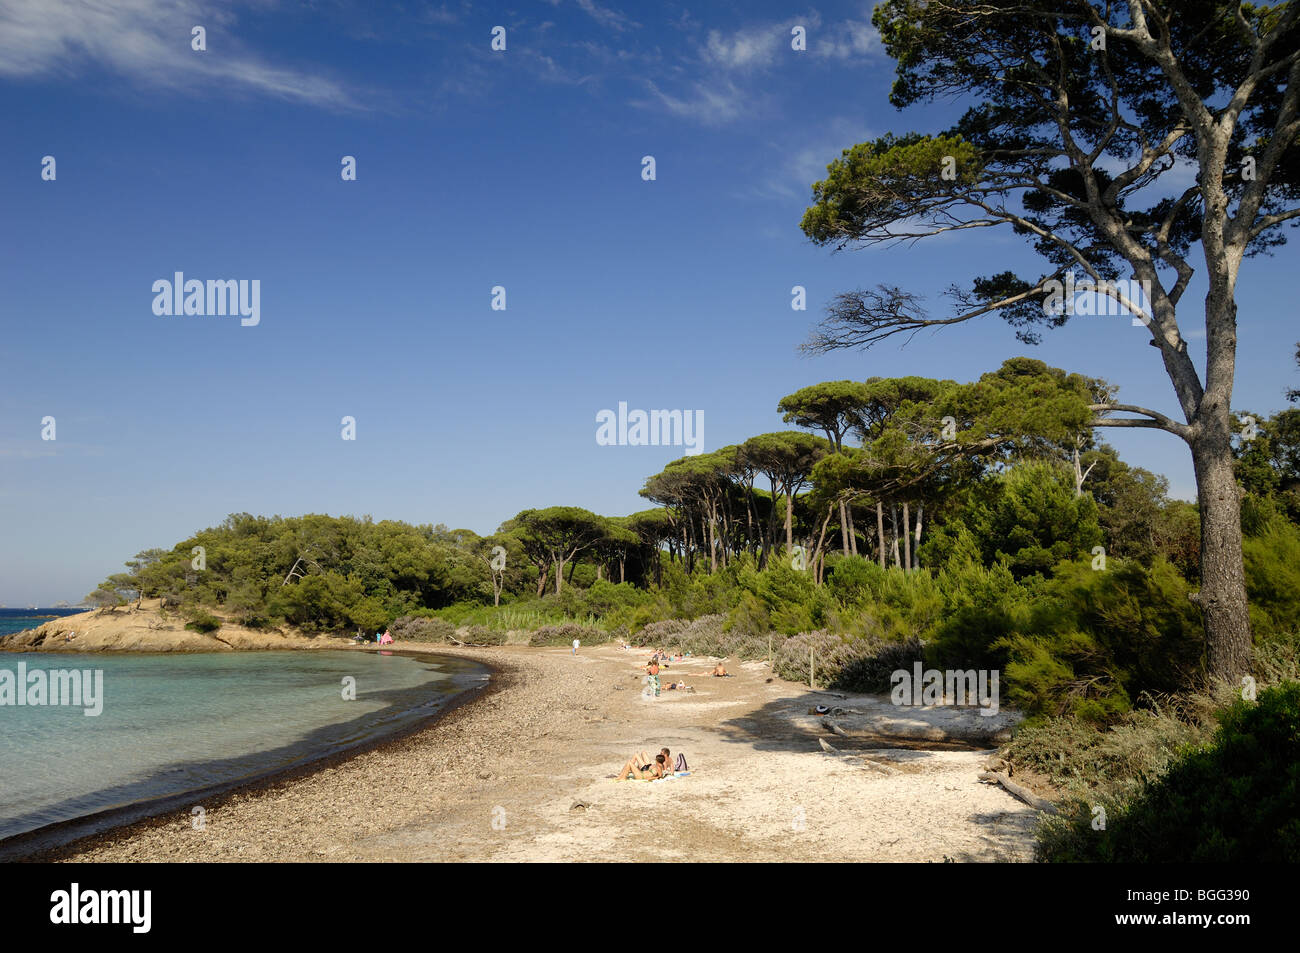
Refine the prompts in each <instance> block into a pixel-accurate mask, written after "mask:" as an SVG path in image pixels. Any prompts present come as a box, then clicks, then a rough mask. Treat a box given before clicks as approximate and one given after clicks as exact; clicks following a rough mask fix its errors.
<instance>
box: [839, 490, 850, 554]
mask: <svg viewBox="0 0 1300 953" xmlns="http://www.w3.org/2000/svg"><path fill="white" fill-rule="evenodd" d="M840 548H841V549H842V550H843V552H844V555H845V556H847V555H848V554H849V517H848V507H846V506H845V505H844V501H843V500H840Z"/></svg>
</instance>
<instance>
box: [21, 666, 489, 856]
mask: <svg viewBox="0 0 1300 953" xmlns="http://www.w3.org/2000/svg"><path fill="white" fill-rule="evenodd" d="M20 662H21V663H25V665H26V668H27V671H29V672H30V671H32V670H35V669H37V668H40V669H45V670H47V671H48V670H51V669H63V670H68V669H80V670H83V671H84V670H87V669H89V670H92V671H93V670H100V671H102V672H103V711H102V713H101V714H99V715H98V716H94V717H89V716H87V715H86V714H85V713H84V709H83V708H79V707H54V706H50V705H45V706H42V707H31V706H14V705H8V704H0V838H3V837H9V836H12V835H14V834H18V833H23V832H25V831H30V830H34V829H36V828H38V827H42V826H44V825H46V824H50V823H54V822H57V821H64V820H69V819H72V818H75V817H80V816H83V815H85V814H90V813H94V812H98V811H102V810H106V809H109V808H115V807H120V806H124V805H128V804H134V803H136V802H139V801H143V800H150V799H154V798H158V797H163V796H166V795H175V794H180V793H183V792H186V791H193V790H197V789H200V788H205V787H208V786H211V785H215V784H222V783H227V782H231V781H236V780H239V779H241V778H247V777H252V776H255V775H259V774H264V773H266V772H268V771H271V770H275V769H278V768H284V767H289V766H293V765H295V764H299V763H303V762H305V761H308V760H310V759H311V758H313V757H318V756H320V755H322V754H325V753H328V752H330V751H333V750H337V749H338V748H339V747H345V746H348V745H352V744H355V743H358V742H361V741H366V740H368V739H371V738H374V737H377V736H380V735H383V734H386V733H389V732H391V731H393V730H396V729H399V728H401V727H404V726H406V725H408V724H411V723H413V722H414V721H416V720H418V719H420V718H424V717H427V716H428V715H430V714H433V713H435V712H436V711H437V710H438V709H439V708H440V707H442V706H443V705H444V704H445V703H446V702H447V701H448V700H449V699H450V698H451V697H452V696H453V695H454V694H456V692H457V691H459V690H460V689H462V688H465V687H467V686H468V685H470V684H475V683H477V682H479V681H481V679H482V677H483V675H482V669H480V668H479V667H477V666H474V665H472V664H470V663H465V662H463V661H461V660H459V659H451V658H439V659H432V658H429V657H422V658H413V657H406V656H398V655H390V654H383V655H381V654H376V653H369V652H343V651H328V650H326V651H312V652H302V651H298V652H249V653H229V654H226V653H220V654H217V653H211V654H194V655H103V654H94V655H90V654H71V653H62V652H60V653H16V654H4V653H0V672H3V671H5V670H7V671H9V672H12V673H14V674H15V676H16V675H17V673H18V666H19V663H20ZM345 676H350V677H352V678H355V679H356V699H355V700H353V701H347V700H344V698H343V690H344V686H343V682H342V680H343V678H344V677H345Z"/></svg>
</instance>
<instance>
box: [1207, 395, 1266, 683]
mask: <svg viewBox="0 0 1300 953" xmlns="http://www.w3.org/2000/svg"><path fill="white" fill-rule="evenodd" d="M1215 416H1216V417H1217V418H1221V419H1216V420H1214V421H1209V420H1205V419H1204V418H1202V421H1203V423H1204V424H1205V426H1206V428H1207V430H1209V431H1210V432H1208V433H1202V435H1201V437H1200V439H1198V440H1197V441H1196V442H1195V443H1194V444H1193V445H1192V461H1193V463H1194V464H1195V468H1196V497H1197V502H1198V503H1199V504H1200V509H1201V591H1200V593H1199V595H1198V598H1197V601H1198V603H1199V605H1200V608H1201V612H1202V613H1203V615H1204V618H1205V640H1206V659H1207V662H1208V665H1209V674H1210V677H1211V678H1212V679H1214V680H1216V681H1218V680H1226V681H1231V682H1233V683H1236V682H1238V681H1239V680H1240V679H1241V677H1242V676H1243V675H1247V674H1249V673H1250V668H1251V635H1250V611H1249V609H1248V607H1247V606H1248V603H1247V601H1246V573H1245V568H1244V566H1243V565H1242V556H1241V499H1240V496H1239V495H1238V490H1237V481H1236V477H1235V474H1234V472H1233V460H1232V450H1231V443H1230V440H1231V436H1230V433H1231V431H1230V422H1229V419H1228V415H1227V413H1226V410H1225V411H1224V412H1223V413H1220V414H1216V415H1215Z"/></svg>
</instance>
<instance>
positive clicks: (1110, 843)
mask: <svg viewBox="0 0 1300 953" xmlns="http://www.w3.org/2000/svg"><path fill="white" fill-rule="evenodd" d="M1091 822H1092V811H1091V807H1090V805H1089V804H1088V803H1087V802H1086V801H1077V802H1073V803H1072V804H1071V805H1070V809H1069V810H1067V811H1066V812H1065V813H1063V815H1062V816H1060V817H1058V818H1056V819H1053V820H1051V821H1049V822H1048V823H1046V824H1044V826H1043V828H1042V831H1041V834H1040V842H1039V853H1040V856H1041V857H1042V859H1045V860H1051V861H1117V862H1128V863H1164V862H1187V861H1191V862H1212V863H1246V862H1250V863H1259V862H1265V863H1268V862H1288V863H1295V862H1296V861H1300V683H1297V682H1287V683H1284V684H1282V685H1279V686H1274V687H1271V688H1267V689H1265V690H1264V691H1262V692H1260V694H1259V700H1258V702H1249V701H1242V700H1238V701H1237V702H1236V703H1235V704H1233V705H1232V706H1231V707H1230V708H1228V709H1226V710H1225V711H1224V712H1223V713H1222V714H1221V715H1220V727H1219V730H1218V732H1217V733H1216V735H1215V736H1214V739H1213V741H1212V742H1211V743H1210V744H1208V745H1206V746H1204V747H1199V748H1192V749H1190V750H1189V751H1187V752H1186V753H1185V754H1183V755H1182V756H1181V757H1180V758H1179V759H1178V760H1177V761H1175V762H1174V764H1173V765H1172V766H1171V767H1170V768H1169V770H1168V771H1167V772H1166V773H1165V774H1164V775H1163V776H1161V777H1159V778H1158V779H1155V780H1152V781H1149V782H1147V783H1145V784H1144V785H1143V786H1142V788H1141V789H1140V791H1139V792H1138V793H1137V794H1136V795H1135V796H1134V797H1133V798H1132V799H1131V800H1128V801H1120V802H1117V803H1114V804H1112V805H1111V807H1110V808H1109V809H1108V810H1107V816H1106V828H1105V830H1093V829H1092V826H1091Z"/></svg>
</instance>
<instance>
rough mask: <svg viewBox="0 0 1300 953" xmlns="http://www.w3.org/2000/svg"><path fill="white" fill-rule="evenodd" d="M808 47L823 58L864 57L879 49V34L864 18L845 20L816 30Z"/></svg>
mask: <svg viewBox="0 0 1300 953" xmlns="http://www.w3.org/2000/svg"><path fill="white" fill-rule="evenodd" d="M809 49H810V50H811V52H812V53H813V54H814V55H815V56H820V57H823V58H825V59H834V60H852V59H865V58H866V57H868V56H871V55H873V54H875V53H876V52H878V51H879V50H880V49H881V46H880V34H879V33H877V32H876V28H875V27H874V26H873V25H872V24H871V23H869V22H868V21H866V20H845V21H844V22H843V23H840V24H837V25H835V26H833V27H827V28H826V29H824V30H818V31H817V34H816V36H815V37H813V38H812V42H811V43H810V44H809Z"/></svg>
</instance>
